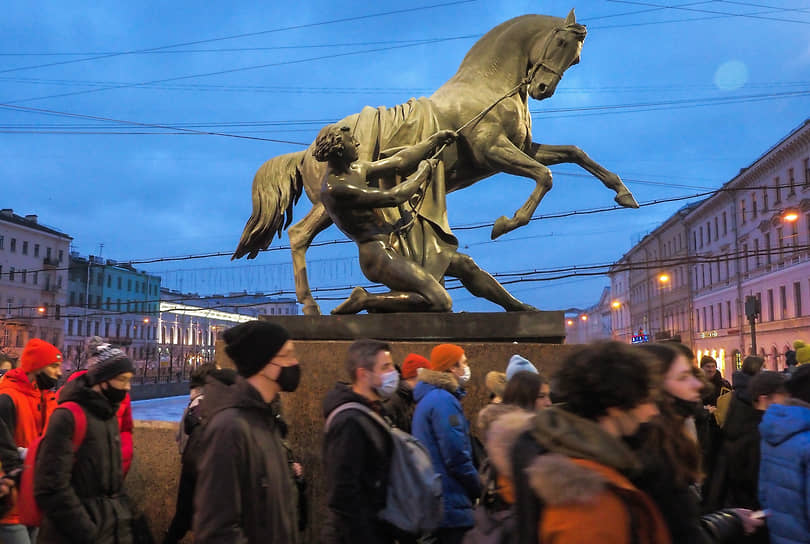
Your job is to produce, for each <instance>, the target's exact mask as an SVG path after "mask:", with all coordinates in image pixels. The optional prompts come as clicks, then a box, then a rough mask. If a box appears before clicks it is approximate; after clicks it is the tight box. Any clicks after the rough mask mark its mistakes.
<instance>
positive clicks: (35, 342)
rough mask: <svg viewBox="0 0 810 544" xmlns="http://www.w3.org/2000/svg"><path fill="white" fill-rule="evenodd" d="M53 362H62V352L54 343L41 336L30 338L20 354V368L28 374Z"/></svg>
mask: <svg viewBox="0 0 810 544" xmlns="http://www.w3.org/2000/svg"><path fill="white" fill-rule="evenodd" d="M53 363H60V364H61V363H62V352H61V351H59V349H58V348H57V347H56V346H54V345H53V344H49V343H48V342H46V341H45V340H40V339H39V338H32V339H31V340H29V341H28V343H27V344H26V345H25V348H23V352H22V355H20V368H21V369H22V371H23V372H25V373H26V374H28V373H30V372H36V371H37V370H39V369H41V368H45V367H46V366H48V365H51V364H53Z"/></svg>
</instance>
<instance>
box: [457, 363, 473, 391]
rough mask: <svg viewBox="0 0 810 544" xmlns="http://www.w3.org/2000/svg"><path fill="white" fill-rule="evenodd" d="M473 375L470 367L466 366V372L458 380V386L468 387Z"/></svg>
mask: <svg viewBox="0 0 810 544" xmlns="http://www.w3.org/2000/svg"><path fill="white" fill-rule="evenodd" d="M471 375H472V371H471V370H470V365H464V372H463V373H462V374H461V376H459V378H458V384H459V385H460V386H462V387H464V386H465V385H467V382H468V381H470V376H471Z"/></svg>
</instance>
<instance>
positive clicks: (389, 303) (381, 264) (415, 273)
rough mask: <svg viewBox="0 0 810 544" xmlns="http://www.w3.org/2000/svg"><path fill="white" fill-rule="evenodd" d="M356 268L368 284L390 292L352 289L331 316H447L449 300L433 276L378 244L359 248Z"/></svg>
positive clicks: (364, 245)
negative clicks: (363, 313)
mask: <svg viewBox="0 0 810 544" xmlns="http://www.w3.org/2000/svg"><path fill="white" fill-rule="evenodd" d="M358 247H359V250H360V268H361V269H362V270H363V274H365V276H366V277H367V278H368V279H370V280H371V281H374V282H377V283H382V284H383V285H385V286H387V287H388V288H390V289H391V291H390V292H388V293H369V292H368V291H366V290H365V289H363V288H362V287H356V288H355V289H354V290H353V291H352V294H351V295H350V296H349V298H348V299H346V300H345V301H344V302H343V303H341V304H340V305H339V306H338V307H337V308H335V309H334V310H332V313H333V314H354V313H357V312H359V311H361V310H368V311H377V312H420V311H421V312H449V311H450V310H451V309H452V307H453V300H452V299H451V298H450V295H449V294H448V293H447V291H446V290H445V288H444V287H442V285H441V284H440V283H439V282H438V281H436V279H435V278H433V276H431V275H430V274H428V273H427V272H425V270H424V269H423V268H422V267H421V266H419V265H417V264H416V263H414V262H413V261H411V260H408V259H406V258H405V257H403V256H401V255H399V254H398V253H397V252H395V251H393V250H392V249H390V248H388V247H386V246H385V245H384V244H383V243H381V242H376V241H375V242H366V243H363V244H359V246H358Z"/></svg>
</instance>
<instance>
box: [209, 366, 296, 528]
mask: <svg viewBox="0 0 810 544" xmlns="http://www.w3.org/2000/svg"><path fill="white" fill-rule="evenodd" d="M200 406H201V409H202V415H203V420H204V421H205V423H204V427H203V428H202V429H201V432H202V436H201V439H200V451H201V454H200V457H199V460H198V464H197V482H196V486H195V490H194V520H193V525H194V529H193V531H194V542H195V543H196V544H208V543H223V544H224V543H228V544H259V543H261V544H264V543H269V542H285V543H290V544H294V543H295V542H296V541H297V538H298V531H297V520H296V504H297V501H296V491H295V486H294V484H293V481H292V476H291V474H290V470H289V468H288V466H287V456H286V452H285V450H284V446H283V444H282V443H281V435H280V432H279V429H278V425H277V423H276V412H275V410H274V409H273V408H272V407H271V405H270V404H268V403H266V402H265V401H264V399H263V398H262V396H261V395H260V394H259V392H258V391H257V390H256V389H255V388H254V387H253V386H252V385H250V384H249V383H248V382H247V381H245V380H244V379H243V378H241V377H237V378H236V381H235V382H234V383H233V384H232V385H227V384H224V383H222V382H218V381H209V382H208V383H206V386H205V398H204V399H203V401H202V403H201V405H200Z"/></svg>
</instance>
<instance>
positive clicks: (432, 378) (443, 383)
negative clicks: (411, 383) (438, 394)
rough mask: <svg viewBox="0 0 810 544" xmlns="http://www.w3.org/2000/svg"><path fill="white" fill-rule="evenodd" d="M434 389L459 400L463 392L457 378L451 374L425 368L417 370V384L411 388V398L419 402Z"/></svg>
mask: <svg viewBox="0 0 810 544" xmlns="http://www.w3.org/2000/svg"><path fill="white" fill-rule="evenodd" d="M434 389H443V390H445V391H447V392H448V393H451V394H452V395H454V396H456V397H457V398H461V397H463V396H464V390H463V389H462V388H461V387H460V386H459V384H458V378H456V375H455V374H453V373H452V372H437V371H435V370H429V369H427V368H420V369H419V382H418V383H417V384H416V387H414V388H413V398H414V400H416V402H419V401H421V400H422V399H423V398H424V397H425V395H427V394H428V393H430V392H431V391H433V390H434Z"/></svg>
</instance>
